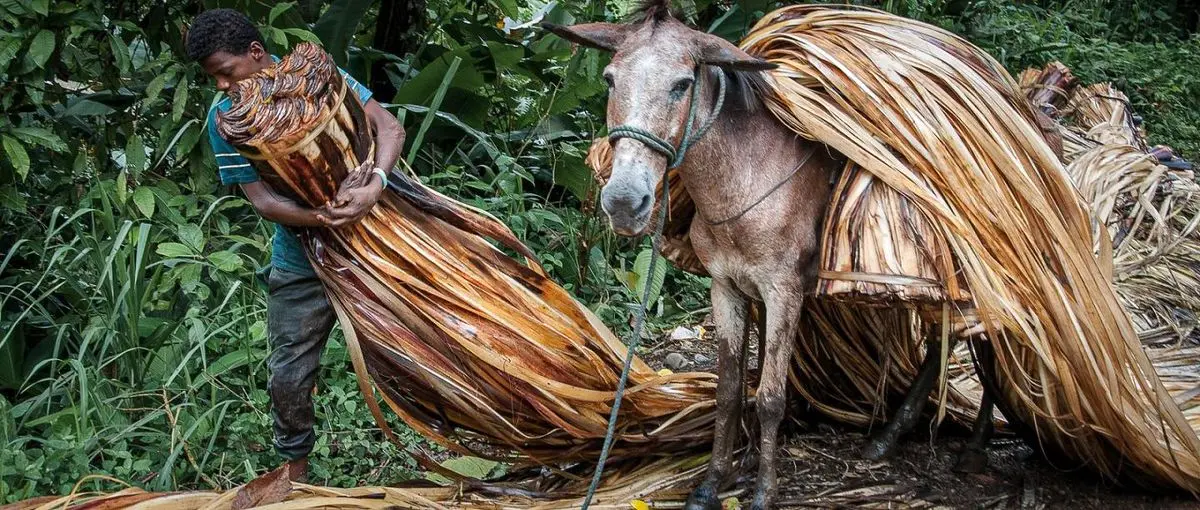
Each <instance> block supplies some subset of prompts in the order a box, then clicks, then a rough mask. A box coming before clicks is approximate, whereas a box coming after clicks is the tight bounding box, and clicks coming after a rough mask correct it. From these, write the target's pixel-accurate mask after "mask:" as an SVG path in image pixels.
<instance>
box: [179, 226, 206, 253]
mask: <svg viewBox="0 0 1200 510" xmlns="http://www.w3.org/2000/svg"><path fill="white" fill-rule="evenodd" d="M179 240H180V241H183V244H186V245H188V246H191V247H192V249H193V250H196V251H197V252H200V251H204V232H202V231H200V227H198V226H196V225H180V227H179Z"/></svg>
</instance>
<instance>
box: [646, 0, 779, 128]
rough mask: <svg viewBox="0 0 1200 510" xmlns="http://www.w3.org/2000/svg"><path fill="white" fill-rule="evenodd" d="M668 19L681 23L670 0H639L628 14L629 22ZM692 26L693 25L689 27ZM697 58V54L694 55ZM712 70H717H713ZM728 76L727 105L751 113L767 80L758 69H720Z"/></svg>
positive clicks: (655, 21) (759, 100)
mask: <svg viewBox="0 0 1200 510" xmlns="http://www.w3.org/2000/svg"><path fill="white" fill-rule="evenodd" d="M668 19H674V20H676V21H679V22H680V23H683V24H684V25H685V26H686V25H687V23H684V22H683V20H682V16H681V13H680V12H679V10H678V9H676V8H674V7H673V6H672V5H671V0H640V1H639V2H638V5H637V8H636V9H634V10H633V12H632V13H631V14H630V19H629V21H628V22H629V23H630V24H641V23H651V24H652V25H651V26H656V25H658V24H660V23H662V22H664V21H667V20H668ZM690 28H693V29H694V27H690ZM694 57H696V59H697V60H699V55H695V56H694ZM713 72H718V71H717V70H713ZM720 72H724V73H725V76H726V77H727V78H729V81H728V84H729V88H728V90H726V92H725V99H726V101H727V103H726V104H727V105H728V106H730V107H732V108H733V109H734V110H735V111H742V112H746V113H753V112H755V111H756V110H757V108H758V106H759V105H760V104H761V97H762V94H763V93H764V92H765V91H766V90H767V81H766V79H765V78H764V77H763V75H762V72H760V71H735V70H721V71H720Z"/></svg>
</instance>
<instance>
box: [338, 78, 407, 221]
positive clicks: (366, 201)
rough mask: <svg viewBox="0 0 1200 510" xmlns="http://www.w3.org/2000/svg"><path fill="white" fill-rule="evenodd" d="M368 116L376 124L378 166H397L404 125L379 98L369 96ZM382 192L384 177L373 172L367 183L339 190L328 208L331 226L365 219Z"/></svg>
mask: <svg viewBox="0 0 1200 510" xmlns="http://www.w3.org/2000/svg"><path fill="white" fill-rule="evenodd" d="M364 109H365V111H366V114H367V117H368V118H370V119H371V121H372V123H374V124H375V165H374V166H375V167H378V168H381V169H383V171H385V172H387V171H390V170H391V169H392V167H394V166H396V161H398V160H399V159H400V150H401V149H403V148H404V136H405V135H404V126H401V125H400V122H399V121H397V120H396V116H395V115H392V114H391V112H389V111H387V110H384V109H383V106H382V105H380V104H379V102H378V101H375V100H374V99H370V100H368V101H367V104H366V105H365V108H364ZM369 170H370V167H366V168H360V169H359V171H369ZM382 193H383V180H382V179H380V178H379V177H378V176H375V175H372V176H370V180H368V181H367V184H365V185H363V186H362V187H358V188H351V189H348V190H344V191H343V192H341V193H339V194H338V201H337V203H335V204H334V207H331V208H329V216H330V222H329V224H328V226H331V227H340V226H342V225H348V224H351V223H354V222H357V221H358V220H360V219H362V217H363V216H366V215H367V212H368V211H370V210H371V207H373V206H374V205H375V203H376V202H378V201H379V195H380V194H382Z"/></svg>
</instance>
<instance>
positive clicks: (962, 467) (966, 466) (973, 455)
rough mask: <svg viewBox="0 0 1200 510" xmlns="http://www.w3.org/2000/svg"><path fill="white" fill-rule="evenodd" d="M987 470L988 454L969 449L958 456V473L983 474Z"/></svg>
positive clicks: (956, 467)
mask: <svg viewBox="0 0 1200 510" xmlns="http://www.w3.org/2000/svg"><path fill="white" fill-rule="evenodd" d="M985 469H987V452H985V451H983V450H977V449H974V448H967V449H965V450H963V451H962V453H960V454H958V463H957V464H955V465H954V471H955V472H956V473H982V472H983V470H985Z"/></svg>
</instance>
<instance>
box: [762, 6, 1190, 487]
mask: <svg viewBox="0 0 1200 510" xmlns="http://www.w3.org/2000/svg"><path fill="white" fill-rule="evenodd" d="M741 46H742V48H743V49H745V50H747V51H749V52H750V53H751V54H754V55H757V56H760V57H762V58H765V59H767V60H769V61H771V62H773V63H776V64H778V65H779V66H780V68H779V69H778V70H776V71H773V72H771V73H769V77H770V80H771V82H772V84H771V86H770V88H771V91H772V94H770V95H768V98H767V106H768V108H769V109H770V110H771V111H772V112H773V113H775V115H776V117H777V118H779V120H780V121H781V122H783V123H784V124H786V125H788V126H790V127H791V128H792V129H794V130H795V131H796V132H797V133H798V134H800V135H801V136H805V137H808V138H812V139H816V140H819V141H822V142H824V143H826V144H828V145H830V146H831V147H833V148H835V149H837V150H838V151H839V152H841V153H842V154H845V155H846V156H848V157H849V158H850V159H851V160H852V161H854V162H855V163H856V164H857V165H858V166H860V167H861V168H862V170H863V171H865V172H867V173H869V174H870V175H871V176H872V177H873V178H874V179H875V180H876V182H875V184H873V185H879V186H886V187H888V188H891V189H892V190H895V192H896V193H897V194H899V195H900V196H901V197H903V200H904V201H905V205H904V206H903V207H909V208H913V209H915V210H916V211H918V215H919V216H921V217H923V218H924V219H925V221H926V222H927V223H928V227H929V228H931V229H932V230H933V231H936V232H938V234H939V236H940V239H943V240H944V242H945V245H946V246H947V247H948V250H947V251H946V252H943V253H929V254H928V255H929V256H932V257H933V258H934V260H935V261H937V263H940V264H950V265H952V270H950V271H947V272H939V273H937V274H933V275H930V274H922V275H920V276H922V277H933V278H938V279H939V280H938V281H937V283H938V284H940V286H941V287H943V288H944V289H945V292H946V297H947V299H945V300H943V301H941V303H936V304H932V303H931V305H932V306H922V304H923V303H920V302H915V303H912V304H913V305H914V306H917V307H919V308H920V309H921V310H922V314H921V315H922V316H923V317H924V318H927V319H933V318H936V314H937V313H938V312H937V310H936V308H941V315H942V317H943V321H944V320H945V319H947V318H949V319H950V320H951V321H955V320H954V319H953V317H955V316H961V317H962V319H961V324H963V325H964V326H967V327H968V330H970V331H973V332H979V333H982V334H984V335H985V336H986V339H987V341H988V342H990V343H991V345H992V347H993V349H994V351H995V360H994V363H993V364H992V366H989V367H986V369H987V370H988V371H989V374H988V375H989V377H991V378H992V379H993V380H994V381H995V382H996V384H997V385H998V386H999V389H1000V393H1001V394H1000V395H998V398H999V399H1000V400H1001V402H1002V403H1004V404H1005V405H1004V406H1003V408H1004V409H1005V415H1006V417H1007V418H1008V419H1010V420H1015V421H1017V422H1020V423H1022V424H1024V425H1025V426H1027V427H1029V428H1030V429H1032V430H1035V431H1037V437H1038V441H1039V442H1040V446H1041V447H1042V448H1043V449H1045V450H1049V451H1052V452H1057V453H1061V454H1063V455H1065V456H1067V457H1068V458H1072V459H1075V460H1077V461H1079V462H1080V463H1082V464H1087V465H1089V466H1091V467H1093V468H1094V469H1096V470H1097V471H1099V472H1100V473H1102V474H1104V475H1108V476H1111V477H1114V478H1117V477H1120V476H1122V475H1130V477H1132V478H1136V479H1138V480H1140V481H1143V482H1147V483H1156V484H1164V485H1169V486H1177V487H1181V488H1184V489H1188V490H1193V491H1194V490H1200V438H1198V437H1197V434H1196V431H1195V430H1194V429H1193V428H1192V426H1191V425H1190V424H1189V423H1188V421H1187V420H1186V419H1185V417H1184V415H1183V413H1182V412H1181V410H1180V406H1179V404H1177V403H1176V402H1175V401H1174V400H1173V398H1172V396H1171V395H1170V394H1169V393H1168V391H1167V389H1166V388H1165V387H1164V386H1163V383H1162V381H1161V380H1160V379H1159V377H1158V375H1157V374H1156V373H1155V371H1154V368H1153V366H1152V365H1151V362H1150V360H1149V359H1148V357H1147V355H1146V354H1145V353H1144V352H1143V350H1142V346H1141V343H1140V342H1139V339H1138V336H1137V332H1136V330H1135V329H1134V327H1133V323H1132V321H1131V320H1130V318H1129V315H1128V313H1127V312H1126V311H1125V310H1124V309H1122V307H1121V305H1120V303H1119V300H1118V296H1117V292H1116V290H1115V289H1114V286H1113V285H1112V280H1111V276H1110V275H1111V271H1110V270H1107V268H1109V267H1111V264H1109V263H1107V262H1105V261H1103V260H1102V259H1103V256H1101V257H1100V259H1101V260H1098V259H1097V257H1096V256H1095V254H1094V253H1095V250H1094V248H1093V236H1092V229H1091V221H1090V215H1089V214H1088V209H1087V207H1086V204H1085V203H1084V202H1083V201H1082V200H1081V197H1080V195H1079V193H1078V191H1077V190H1076V188H1075V186H1074V185H1073V183H1072V182H1071V179H1070V176H1069V174H1068V173H1067V172H1066V170H1065V169H1064V168H1063V166H1062V165H1061V164H1060V162H1059V160H1058V158H1057V156H1056V154H1054V152H1053V150H1052V149H1051V148H1050V146H1049V144H1047V142H1046V140H1045V137H1044V134H1043V133H1042V132H1041V130H1040V129H1039V124H1038V122H1037V120H1036V115H1035V111H1034V108H1032V107H1031V105H1030V103H1029V101H1028V100H1027V99H1026V98H1025V97H1024V95H1023V94H1022V93H1021V91H1020V89H1019V88H1018V86H1017V84H1016V83H1015V82H1014V81H1013V79H1012V78H1011V77H1010V76H1009V75H1008V74H1007V72H1006V71H1004V69H1003V68H1002V67H1001V66H1000V65H999V64H998V63H997V62H996V61H995V60H993V59H992V58H991V57H990V56H988V55H986V54H985V53H983V52H982V51H980V50H979V49H978V48H976V47H974V46H972V45H971V44H969V43H967V42H966V41H964V40H963V39H961V38H959V37H957V36H954V35H953V34H950V33H948V32H946V31H943V30H940V29H937V28H934V27H932V26H929V25H925V24H922V23H918V22H915V21H912V20H907V19H904V18H900V17H896V16H891V15H888V14H885V13H882V12H878V11H871V10H857V11H849V12H847V11H841V10H834V9H828V8H823V7H810V6H795V7H789V8H784V9H781V10H778V11H775V12H774V13H772V14H770V15H768V16H767V17H765V18H764V19H762V20H760V21H759V23H758V24H757V25H756V26H755V27H754V29H753V30H752V32H751V34H750V35H749V36H747V37H746V39H745V40H743V41H742V44H741ZM830 216H831V219H830V223H831V224H830V225H829V226H828V228H827V230H826V232H827V233H826V241H827V242H828V240H829V239H830V232H834V233H836V232H837V230H838V229H840V228H844V226H845V225H846V224H848V223H849V222H848V221H847V218H844V217H839V215H838V214H831V215H830ZM893 234H898V233H897V232H893ZM1099 242H1100V244H1101V247H1100V250H1099V251H1100V252H1101V253H1102V254H1103V253H1108V252H1109V247H1110V240H1108V239H1107V238H1105V237H1104V236H1099ZM847 248H848V249H849V250H850V252H849V253H829V248H828V247H827V249H826V252H827V255H826V257H825V258H824V260H823V272H822V275H821V277H822V278H823V279H836V280H849V281H852V282H857V281H862V280H864V279H869V278H870V275H867V277H866V278H860V277H857V276H855V275H852V274H851V275H847V274H845V272H838V273H831V271H836V270H838V268H839V264H842V263H845V262H844V261H852V260H854V253H856V251H857V248H858V247H857V246H849V247H847ZM880 266H881V267H880V269H884V270H885V271H884V272H883V274H885V275H886V274H889V273H888V272H887V271H886V270H888V269H891V268H890V267H883V266H882V265H880ZM935 267H936V264H935ZM962 288H965V289H966V292H968V293H969V294H967V295H968V296H969V299H968V300H967V301H965V302H963V301H956V300H957V298H959V296H960V295H959V294H958V289H962ZM825 296H828V297H840V296H829V291H828V290H825ZM848 297H849V299H851V300H853V299H857V297H856V296H853V295H852V296H848ZM947 305H949V306H947ZM935 307H936V308H935ZM955 322H957V321H955ZM972 323H974V324H975V325H974V326H971V324H972ZM896 340H897V341H901V342H903V341H906V340H907V341H909V342H912V339H911V338H909V339H905V338H896Z"/></svg>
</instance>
